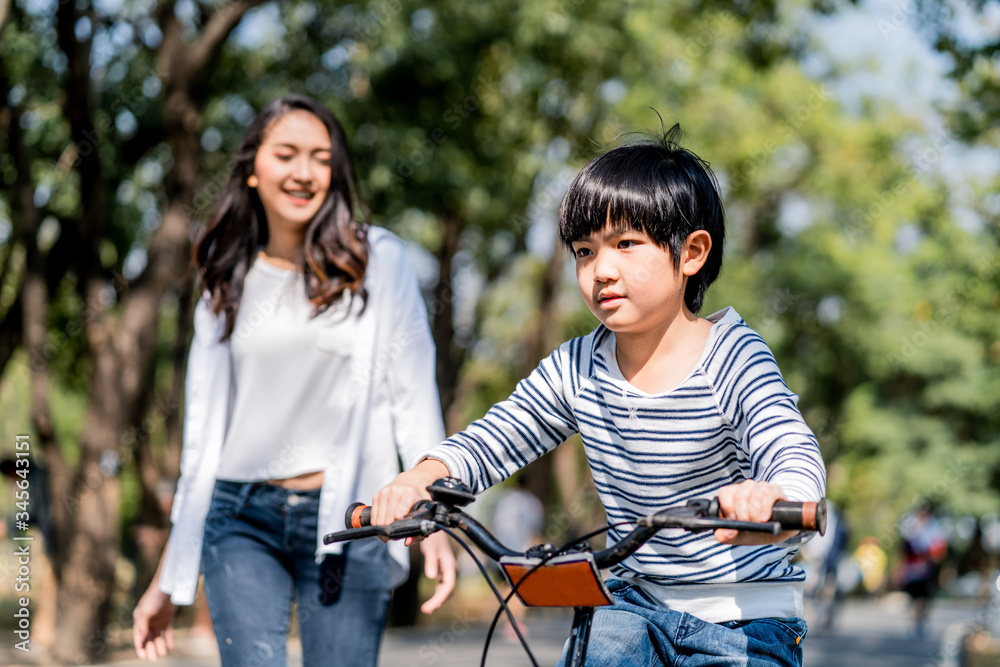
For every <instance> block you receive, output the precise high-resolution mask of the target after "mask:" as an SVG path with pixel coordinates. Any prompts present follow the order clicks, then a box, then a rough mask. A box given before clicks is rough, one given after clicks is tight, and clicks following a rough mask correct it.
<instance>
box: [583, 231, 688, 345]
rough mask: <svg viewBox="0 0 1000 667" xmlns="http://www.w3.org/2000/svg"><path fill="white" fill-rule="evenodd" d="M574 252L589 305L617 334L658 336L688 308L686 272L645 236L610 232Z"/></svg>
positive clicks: (591, 238) (587, 240)
mask: <svg viewBox="0 0 1000 667" xmlns="http://www.w3.org/2000/svg"><path fill="white" fill-rule="evenodd" d="M572 247H573V255H574V256H575V258H576V278H577V282H579V284H580V292H581V293H582V294H583V299H584V301H586V303H587V307H588V308H590V312H592V313H593V314H594V315H595V316H596V317H597V319H599V320H600V321H601V323H602V324H604V326H606V327H607V328H608V329H610V330H612V331H614V332H615V333H635V334H643V333H648V332H652V331H655V330H657V329H658V328H661V327H664V326H665V325H669V323H670V321H672V320H673V319H674V318H675V317H676V316H677V315H678V313H680V312H681V310H682V309H683V308H684V307H685V306H684V288H685V285H686V284H687V277H686V276H685V275H684V274H683V272H682V271H681V268H682V267H676V268H675V266H674V262H673V260H672V259H671V256H670V251H669V250H668V249H666V248H663V247H661V246H659V245H657V244H656V242H654V241H653V239H652V238H651V237H650V236H649V235H648V234H646V233H645V232H641V231H636V230H633V229H613V228H612V227H611V226H608V227H605V228H604V229H602V230H600V231H599V232H596V233H595V234H593V235H591V236H586V237H583V238H582V239H580V240H578V241H574V242H573V245H572Z"/></svg>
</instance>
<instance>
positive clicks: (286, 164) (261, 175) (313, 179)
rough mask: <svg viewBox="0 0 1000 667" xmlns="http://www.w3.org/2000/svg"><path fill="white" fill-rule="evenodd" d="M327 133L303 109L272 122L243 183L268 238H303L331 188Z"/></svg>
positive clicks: (328, 135) (318, 121)
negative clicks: (260, 211) (253, 192)
mask: <svg viewBox="0 0 1000 667" xmlns="http://www.w3.org/2000/svg"><path fill="white" fill-rule="evenodd" d="M331 148H332V146H331V142H330V134H329V132H327V129H326V126H325V125H323V123H322V122H321V121H320V120H319V119H318V118H317V117H316V116H314V115H313V114H311V113H309V112H308V111H303V110H301V109H296V110H294V111H289V112H288V113H286V114H285V115H283V116H280V117H278V118H276V119H275V120H273V121H272V122H271V125H270V126H269V127H268V128H267V131H266V132H265V133H264V140H263V142H262V143H261V145H260V148H258V149H257V157H256V159H255V160H254V170H253V175H252V176H250V178H249V179H247V183H248V184H249V185H250V186H251V187H256V188H257V195H258V196H259V197H260V202H261V204H263V206H264V213H265V214H266V215H267V226H268V229H269V230H270V233H271V234H274V233H275V232H279V233H280V232H286V233H292V234H296V235H302V236H304V235H305V231H306V228H307V227H308V225H309V221H310V220H312V218H313V216H314V215H316V212H317V211H319V208H320V206H322V205H323V201H324V200H325V199H326V193H327V191H328V190H329V189H330V160H331Z"/></svg>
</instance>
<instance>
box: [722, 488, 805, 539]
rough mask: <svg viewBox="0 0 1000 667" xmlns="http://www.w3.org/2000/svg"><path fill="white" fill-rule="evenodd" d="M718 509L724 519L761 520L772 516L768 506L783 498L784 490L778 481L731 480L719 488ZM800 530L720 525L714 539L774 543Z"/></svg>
mask: <svg viewBox="0 0 1000 667" xmlns="http://www.w3.org/2000/svg"><path fill="white" fill-rule="evenodd" d="M717 495H718V498H719V509H720V510H721V513H722V516H723V517H724V518H726V519H736V520H737V521H754V522H757V523H762V522H764V521H767V520H768V519H769V518H770V517H771V508H772V507H773V506H774V503H775V501H777V500H786V498H785V492H784V491H782V489H781V487H780V486H778V485H777V484H771V483H769V482H755V481H753V480H751V479H748V480H745V481H743V482H740V483H739V484H730V485H729V486H724V487H722V488H721V489H719V492H718V494H717ZM798 532H799V531H797V530H786V531H783V532H781V533H780V534H778V535H768V534H767V533H754V532H748V531H738V530H731V529H728V528H720V529H719V530H716V531H715V539H717V540H718V541H719V542H722V543H723V544H734V545H735V544H741V545H754V544H773V543H775V542H784V541H785V540H787V539H789V538H790V537H792V536H793V535H795V534H796V533H798Z"/></svg>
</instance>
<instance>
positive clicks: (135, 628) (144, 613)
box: [132, 578, 177, 662]
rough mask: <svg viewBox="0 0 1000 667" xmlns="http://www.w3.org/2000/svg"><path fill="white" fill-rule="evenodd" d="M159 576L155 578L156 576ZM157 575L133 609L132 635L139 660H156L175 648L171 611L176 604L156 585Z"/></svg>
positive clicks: (175, 609)
mask: <svg viewBox="0 0 1000 667" xmlns="http://www.w3.org/2000/svg"><path fill="white" fill-rule="evenodd" d="M157 579H158V578H157ZM157 579H154V580H153V583H152V584H150V585H149V588H148V589H146V592H145V593H143V595H142V597H141V598H139V604H137V605H136V606H135V610H133V611H132V621H133V623H132V639H133V641H134V642H135V652H136V655H138V656H139V659H140V660H149V661H150V662H156V659H157V658H158V657H160V658H162V657H164V656H166V655H167V651H172V650H173V649H174V630H173V622H174V614H176V613H177V607H176V606H175V605H174V604H173V603H172V602H171V601H170V596H169V595H167V594H166V593H164V592H163V591H161V590H160V589H159V588H157Z"/></svg>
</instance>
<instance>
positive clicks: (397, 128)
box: [0, 0, 1000, 664]
mask: <svg viewBox="0 0 1000 667" xmlns="http://www.w3.org/2000/svg"><path fill="white" fill-rule="evenodd" d="M289 92H295V93H305V94H309V95H312V96H314V97H317V98H319V99H320V100H322V101H323V102H325V103H326V104H327V105H328V106H330V108H331V109H332V110H333V111H334V112H335V113H336V115H337V116H338V117H339V118H340V119H341V120H342V122H343V123H344V125H345V128H346V130H347V132H348V137H349V139H350V141H351V149H352V151H353V154H354V156H355V160H356V167H357V172H358V174H359V179H360V190H361V194H362V198H363V200H364V201H365V203H366V204H367V207H368V208H369V209H370V213H371V218H372V220H373V222H374V223H375V224H378V225H383V226H385V227H388V228H389V229H391V230H393V231H394V232H396V233H397V234H399V235H400V236H401V237H402V238H403V239H404V240H405V241H406V242H407V244H408V246H409V248H410V251H411V255H412V257H413V260H414V263H415V264H416V266H417V267H418V272H419V273H420V277H421V281H422V285H423V288H424V295H425V298H426V301H427V305H428V312H429V316H430V318H431V321H432V328H433V333H434V338H435V340H436V343H437V349H438V380H439V384H440V390H441V399H442V406H441V407H442V410H443V411H444V414H445V415H446V419H447V424H448V427H449V429H450V430H452V431H454V430H457V429H460V428H461V427H463V426H464V425H466V424H467V423H468V422H469V421H471V420H472V419H474V418H476V417H478V416H481V415H482V414H483V413H484V412H485V410H486V409H487V407H489V406H490V405H492V404H493V403H494V402H495V401H497V400H500V399H502V398H504V397H505V396H506V395H507V394H508V393H509V391H510V390H511V389H512V387H513V385H514V384H515V382H516V380H517V379H519V378H521V377H523V376H524V375H526V373H527V372H528V371H530V369H531V368H533V367H534V365H535V364H536V363H537V362H538V360H539V359H541V358H542V357H543V356H545V355H547V354H548V352H549V351H550V350H551V349H553V348H554V347H555V346H556V345H557V344H558V343H559V342H561V341H563V340H566V339H568V338H571V337H573V336H577V335H582V334H584V333H586V332H587V331H589V330H590V329H591V328H593V326H595V324H596V320H594V319H593V318H592V316H591V315H590V314H589V312H588V311H587V310H586V308H585V307H584V306H583V304H582V301H581V299H580V298H579V295H578V290H577V287H576V284H575V280H574V278H573V274H572V266H571V263H570V262H568V261H567V260H568V255H567V254H566V252H565V251H564V250H563V249H562V248H561V247H560V246H559V245H558V243H557V240H556V231H555V215H556V211H557V208H558V205H559V203H560V201H561V198H562V195H563V193H564V192H565V190H566V188H567V187H568V185H569V183H570V181H571V179H572V178H573V176H574V175H575V174H576V172H577V171H578V170H579V168H580V167H581V166H582V165H583V164H584V163H585V162H586V161H588V160H589V159H591V158H592V157H594V156H595V155H597V154H599V153H600V152H602V151H604V150H607V149H608V148H611V147H613V146H616V145H618V144H620V143H621V142H622V141H627V140H628V139H629V136H628V133H630V132H633V131H654V132H657V131H661V130H662V128H663V127H664V125H665V126H666V127H669V126H670V125H672V124H673V123H675V122H679V123H680V124H681V126H682V128H683V130H684V132H685V137H686V138H685V141H684V143H685V145H686V146H688V147H689V148H691V149H693V150H694V151H695V152H696V153H698V154H699V155H701V156H703V157H704V158H705V159H707V160H708V161H709V162H710V163H711V165H712V168H713V169H714V170H715V173H716V175H717V176H718V178H719V181H720V184H721V187H722V190H723V195H724V199H725V204H726V210H727V213H728V223H729V234H728V238H727V247H726V249H725V252H726V257H727V259H726V264H725V267H724V270H723V273H722V276H721V278H720V279H719V281H718V282H717V283H716V285H715V286H714V287H713V288H712V289H711V290H710V291H709V293H708V298H707V302H706V307H705V309H704V311H703V314H708V313H711V312H714V311H715V310H717V309H720V308H723V307H725V306H727V305H733V306H734V307H735V308H736V310H737V311H738V312H739V313H740V314H741V315H742V316H743V318H744V319H745V320H746V321H747V323H748V324H749V325H750V326H752V327H753V328H755V329H756V330H757V331H759V332H760V333H761V334H762V336H763V337H764V338H765V340H766V341H767V343H768V344H769V345H770V347H771V349H772V350H773V351H774V353H775V355H776V357H777V359H778V363H779V365H780V367H781V369H782V371H783V373H784V376H785V379H786V382H787V383H788V385H789V386H790V387H791V389H792V390H793V391H795V392H796V393H797V394H798V395H799V396H800V397H801V400H800V403H799V405H800V408H801V409H802V412H803V414H804V416H805V418H806V420H807V422H808V423H809V424H810V426H811V427H812V428H813V430H814V431H815V433H816V434H817V436H818V438H819V441H820V444H821V447H822V450H823V455H824V457H825V459H826V462H827V466H828V473H829V494H828V495H829V498H830V499H831V500H832V501H833V502H834V503H836V506H837V507H838V508H839V511H840V512H839V516H840V517H841V518H842V521H843V524H844V527H845V532H844V534H843V536H841V538H839V543H838V545H835V546H834V547H829V546H828V547H824V549H825V550H824V551H823V552H822V553H814V554H812V555H811V556H810V554H808V553H806V554H804V560H803V562H804V564H805V565H806V566H807V567H809V568H811V569H810V572H811V573H812V574H811V576H814V577H816V576H818V573H820V572H827V571H830V570H829V569H828V568H826V565H825V564H824V563H826V560H824V559H827V558H828V549H831V548H833V549H836V550H837V551H836V554H837V555H843V557H844V559H845V560H846V562H847V563H848V564H847V565H846V566H843V567H841V566H840V565H839V562H840V559H839V558H838V559H836V563H837V565H836V567H835V569H834V571H836V568H837V567H841V569H843V570H844V572H843V574H842V575H841V577H842V579H843V581H842V583H841V585H840V586H834V587H833V588H834V589H835V590H837V591H839V593H838V594H839V595H869V596H880V595H883V594H886V593H888V594H891V593H892V591H900V590H902V589H903V588H904V587H905V576H906V575H905V568H906V560H907V558H908V556H907V554H906V552H905V549H904V544H905V542H906V540H905V539H904V538H905V537H906V536H907V535H908V534H909V533H910V532H912V528H913V526H914V525H915V524H914V519H913V517H915V516H917V515H918V514H919V512H920V510H921V508H929V511H930V515H931V516H932V518H933V520H934V522H935V524H936V530H938V531H940V533H941V535H943V536H944V539H945V542H946V544H945V546H944V548H943V550H942V549H940V548H939V549H938V552H937V554H936V555H935V558H937V559H938V561H937V562H938V565H939V570H940V584H941V587H942V589H941V590H942V593H943V594H946V595H949V596H952V597H955V598H962V599H967V600H976V601H978V603H982V604H985V605H987V606H986V607H985V608H986V609H990V607H989V603H988V602H987V600H988V599H989V596H990V594H991V591H992V593H993V594H994V595H995V594H996V592H997V591H996V587H995V580H996V576H997V567H998V558H997V553H998V551H1000V519H998V512H1000V503H998V501H1000V409H998V408H1000V372H998V371H1000V254H998V236H1000V192H998V187H997V186H998V185H1000V153H998V151H997V148H998V144H1000V123H998V121H1000V3H998V2H996V1H995V0H994V1H983V0H948V1H946V2H931V1H927V0H864V1H859V2H848V1H846V0H815V1H812V2H809V1H804V0H797V1H789V2H780V3H779V2H767V1H765V2H748V1H746V0H744V1H737V2H723V1H718V2H716V1H714V0H702V1H692V0H684V1H680V2H670V3H663V2H659V1H656V0H634V1H629V2H611V1H597V0H530V1H521V0H502V1H501V0H477V1H475V2H468V1H460V0H441V1H426V2H411V1H409V0H384V1H382V0H375V1H372V2H364V1H361V2H356V3H348V2H343V3H340V2H326V1H321V0H311V1H298V0H286V1H284V2H263V1H261V0H244V1H240V2H224V1H222V0H177V1H174V0H167V1H160V2H157V1H155V0H134V1H125V0H100V1H95V2H88V1H86V0H61V1H57V0H0V436H2V437H0V458H3V459H14V458H15V457H16V454H17V449H18V448H19V447H20V449H21V450H22V451H28V452H29V454H30V461H31V467H30V475H29V477H28V479H29V481H30V508H29V513H30V517H31V521H30V523H31V526H32V527H31V529H30V531H29V532H28V534H29V535H33V536H35V537H36V538H37V539H35V540H34V541H32V542H31V545H32V546H31V548H32V559H31V565H30V568H31V574H30V578H31V592H30V598H31V608H32V614H33V615H32V626H31V628H32V635H31V642H32V643H31V646H32V650H33V651H34V652H43V653H44V654H45V655H49V656H50V657H49V658H46V659H49V660H52V661H53V664H56V663H60V664H62V663H71V662H77V663H79V662H86V661H102V660H108V659H109V657H110V656H112V655H113V654H115V651H117V650H118V649H121V647H122V646H126V645H127V644H128V642H129V641H130V639H129V637H130V635H129V634H128V632H129V631H128V628H129V626H130V624H131V608H132V605H134V602H135V600H136V598H137V596H138V594H139V593H140V592H141V591H142V590H144V589H145V587H146V585H147V583H148V581H149V579H150V577H151V576H152V572H153V568H154V567H155V563H156V561H157V559H158V558H159V553H160V549H161V548H162V546H163V544H164V541H165V538H166V534H167V533H166V531H167V527H168V521H167V516H168V512H169V507H170V501H171V495H172V492H173V488H174V483H175V481H176V477H177V469H178V461H179V452H180V448H181V423H182V419H183V412H182V405H183V395H182V387H183V376H184V364H185V360H186V354H187V346H188V344H189V341H190V336H191V314H192V307H193V297H194V294H195V285H194V277H193V273H192V271H191V265H190V260H189V258H190V242H191V239H192V238H193V237H194V236H195V235H196V234H197V232H198V229H199V225H201V224H202V223H203V222H204V217H205V215H206V214H207V213H208V211H209V209H210V207H211V205H212V203H213V198H214V197H215V195H216V194H217V193H218V192H219V190H220V189H221V187H222V185H223V183H224V181H225V177H226V173H227V168H228V166H229V156H230V155H231V154H232V152H233V151H234V150H235V148H236V147H237V144H238V141H239V139H240V137H241V135H242V132H243V129H244V127H245V125H246V124H247V123H248V122H249V121H250V120H251V119H252V118H253V116H254V114H255V111H256V110H257V109H259V108H260V107H261V106H262V105H263V104H264V103H266V102H267V101H269V100H270V99H272V98H274V97H276V96H278V95H281V94H285V93H289ZM661 117H662V120H661ZM661 123H662V124H661ZM22 443H27V446H26V447H25V446H22ZM11 466H12V464H10V463H8V464H7V465H6V467H5V468H4V470H5V471H6V472H5V477H4V480H5V482H4V483H5V486H4V489H3V491H2V493H0V510H2V511H3V516H4V525H3V527H2V528H0V532H2V533H3V534H4V535H5V536H6V539H7V540H10V539H11V538H13V537H16V536H18V535H22V536H23V535H24V532H23V531H21V530H19V527H18V524H17V521H16V514H17V512H19V511H24V509H25V508H24V507H20V508H19V507H18V506H17V501H18V500H17V497H16V496H15V492H16V490H17V488H16V486H15V485H16V483H17V481H18V479H19V477H18V476H17V469H16V466H14V469H13V470H9V469H10V468H11ZM529 471H530V474H529V475H528V479H527V480H525V481H524V483H523V484H522V485H521V486H523V487H524V488H526V489H527V490H528V491H529V492H531V493H533V494H534V495H535V496H536V497H537V498H538V500H539V501H540V502H541V503H542V505H543V508H544V513H545V518H546V522H545V523H544V526H543V528H542V530H543V535H544V537H545V539H546V540H549V541H553V542H558V541H560V540H563V539H567V538H569V537H571V536H573V535H575V534H580V533H581V532H583V531H584V530H586V529H589V528H592V527H594V526H598V525H601V524H602V523H603V521H604V518H603V516H602V515H601V513H600V508H599V504H598V503H597V502H596V496H595V494H594V493H593V490H592V486H591V483H590V479H589V473H588V471H587V469H586V462H585V461H584V459H583V457H582V452H581V449H580V445H579V442H574V441H570V442H569V443H566V444H565V445H564V446H562V447H560V448H559V449H557V450H556V451H555V452H554V453H553V454H552V455H550V456H548V457H545V458H543V459H541V460H539V461H538V462H536V463H535V464H533V465H532V466H531V468H529ZM511 486H512V487H513V484H512V485H511ZM848 528H849V530H847V529H848ZM23 543H24V542H19V543H18V544H23ZM14 544H15V543H14V542H11V541H5V542H4V545H5V546H3V547H2V549H0V582H2V585H0V627H2V628H5V630H4V631H3V633H2V635H0V646H6V647H8V648H11V647H13V645H14V644H15V642H17V641H18V638H17V636H16V635H15V634H14V629H15V628H16V625H17V619H16V618H15V617H14V616H13V614H14V613H15V611H16V610H17V609H18V602H17V599H18V597H19V596H20V595H21V594H19V593H17V592H16V588H15V587H16V585H17V577H18V576H19V575H18V573H19V569H18V568H19V564H18V562H17V559H16V557H15V556H14V555H13V553H14V548H15V547H14ZM807 556H808V557H809V558H806V557H807ZM810 558H811V560H810ZM824 568H826V569H824ZM22 574H23V573H22ZM811 581H818V580H817V579H812V580H811ZM819 588H823V586H822V585H820V586H819ZM418 594H419V590H418V586H417V582H416V581H413V582H411V584H410V585H409V586H408V587H407V588H405V589H404V590H403V591H401V592H400V593H399V594H398V595H397V600H396V602H395V603H394V609H393V622H394V624H396V625H406V624H412V623H414V622H416V614H415V600H416V598H417V597H418ZM830 595H833V594H832V593H830ZM471 597H474V596H471ZM469 598H470V596H468V595H466V596H462V595H459V596H457V600H456V601H455V602H454V603H453V605H454V606H458V605H460V604H462V601H463V600H466V601H468V599H469ZM831 599H832V598H831ZM992 609H993V611H992V612H989V613H987V614H986V615H985V616H983V618H982V619H981V620H982V622H981V623H973V624H970V625H969V630H970V632H972V631H973V630H974V629H976V628H978V627H979V626H983V627H988V626H989V625H990V623H994V624H996V620H995V616H996V612H997V609H1000V605H994V607H992ZM932 613H933V612H932ZM180 623H181V625H184V626H191V627H194V628H196V629H197V628H199V627H201V628H203V629H204V619H203V615H202V614H200V613H199V612H198V611H197V609H195V610H186V611H185V615H184V616H182V618H181V621H180ZM6 628H10V631H7V630H6ZM913 630H914V632H916V631H917V628H916V627H914V629H913ZM206 632H210V630H207V629H206ZM56 637H58V641H56ZM984 641H985V640H984ZM984 641H981V642H980V643H981V644H983V645H984V646H985V645H986V644H988V643H989V642H985V643H984ZM984 652H987V651H986V649H985V648H984ZM5 655H6V654H5ZM10 655H14V654H13V653H10ZM911 664H916V663H911Z"/></svg>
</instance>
